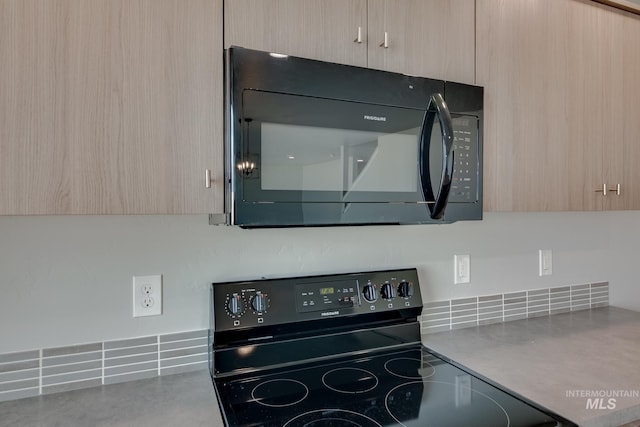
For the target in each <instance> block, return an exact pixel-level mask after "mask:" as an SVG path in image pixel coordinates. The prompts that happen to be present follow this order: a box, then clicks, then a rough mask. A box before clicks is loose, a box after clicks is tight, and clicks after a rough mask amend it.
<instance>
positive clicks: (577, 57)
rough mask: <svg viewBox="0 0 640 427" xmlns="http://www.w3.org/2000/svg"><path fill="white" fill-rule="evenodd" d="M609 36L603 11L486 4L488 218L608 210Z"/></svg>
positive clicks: (482, 30) (481, 40)
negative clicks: (602, 191) (605, 167)
mask: <svg viewBox="0 0 640 427" xmlns="http://www.w3.org/2000/svg"><path fill="white" fill-rule="evenodd" d="M609 30H610V18H609V11H608V9H607V8H606V7H605V6H602V5H599V4H597V3H592V2H581V1H574V0H567V1H557V2H556V1H553V2H549V1H545V0H533V1H532V0H510V1H501V0H480V1H478V2H477V63H476V66H477V81H478V84H480V85H483V86H485V133H484V143H485V144H484V148H485V153H484V162H485V163H484V171H485V177H484V186H485V187H484V195H485V210H488V211H561V210H598V209H601V208H602V204H603V197H602V195H601V194H599V193H596V192H595V190H596V189H597V188H598V187H599V186H598V185H596V184H595V183H603V182H604V181H603V177H602V169H603V167H602V154H603V153H602V150H603V146H602V141H603V139H604V137H605V135H604V125H603V123H604V122H605V118H604V116H605V102H603V98H605V97H606V96H607V93H606V89H607V86H606V85H607V83H608V82H607V80H606V78H607V77H606V75H605V74H604V72H605V70H604V69H603V63H604V61H603V59H604V58H606V52H607V48H608V46H609V40H610V31H609ZM600 185H601V184H600Z"/></svg>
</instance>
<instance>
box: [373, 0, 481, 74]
mask: <svg viewBox="0 0 640 427" xmlns="http://www.w3.org/2000/svg"><path fill="white" fill-rule="evenodd" d="M385 33H386V34H387V47H385V46H384V40H385ZM380 45H382V46H380ZM369 66H370V67H372V68H379V69H384V70H388V71H395V72H400V73H405V74H411V75H419V76H425V77H431V78H436V79H443V80H452V81H458V82H462V83H470V84H473V83H475V2H474V0H369Z"/></svg>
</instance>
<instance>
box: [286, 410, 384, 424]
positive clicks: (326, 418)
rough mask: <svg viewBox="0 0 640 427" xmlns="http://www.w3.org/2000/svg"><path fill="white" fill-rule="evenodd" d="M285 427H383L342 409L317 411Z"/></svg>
mask: <svg viewBox="0 0 640 427" xmlns="http://www.w3.org/2000/svg"><path fill="white" fill-rule="evenodd" d="M283 427H382V425H380V424H379V423H377V422H376V421H375V420H373V419H371V418H369V417H367V416H366V415H362V414H358V413H357V412H351V411H345V410H342V409H317V410H315V411H309V412H305V413H304V414H300V415H298V416H296V417H295V418H293V419H292V420H290V421H287V422H286V423H285V424H284V426H283Z"/></svg>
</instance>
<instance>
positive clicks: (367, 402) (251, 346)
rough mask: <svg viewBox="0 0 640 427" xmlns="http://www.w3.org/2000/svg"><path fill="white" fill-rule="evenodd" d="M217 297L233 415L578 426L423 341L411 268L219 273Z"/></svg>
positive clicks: (224, 382) (217, 347)
mask: <svg viewBox="0 0 640 427" xmlns="http://www.w3.org/2000/svg"><path fill="white" fill-rule="evenodd" d="M212 307H213V309H212V320H213V327H212V334H211V338H212V343H211V346H210V348H211V357H210V368H211V374H212V377H213V381H214V385H215V390H216V394H217V398H218V403H219V405H220V408H221V411H222V414H223V417H224V421H225V425H227V426H252V427H258V426H264V427H267V426H269V427H271V426H273V427H276V426H278V427H323V426H333V427H342V426H345V427H346V426H349V427H354V426H361V427H374V426H406V427H412V426H421V427H423V426H434V427H447V426H464V427H467V426H479V427H481V426H486V427H502V426H505V427H506V426H508V427H534V426H545V427H546V426H549V427H551V426H575V424H573V423H571V422H569V421H567V420H565V419H563V418H561V417H559V416H557V415H555V414H553V413H551V412H549V411H547V410H544V409H542V408H539V407H536V406H535V405H534V404H532V403H531V402H526V401H524V400H523V399H520V398H518V397H516V396H514V395H512V394H510V393H508V392H506V391H505V390H503V389H502V388H501V387H500V386H498V385H495V384H491V383H489V382H488V381H486V380H483V379H481V378H479V377H478V376H476V375H474V374H473V373H472V372H470V371H467V370H465V369H464V368H463V367H458V366H456V365H455V364H454V363H450V361H447V360H445V359H444V358H441V357H439V356H438V355H436V354H434V353H432V352H430V351H429V350H428V349H426V348H424V347H423V346H422V345H421V343H420V325H419V322H418V320H417V316H418V315H419V314H420V312H421V310H422V298H421V296H420V286H419V284H418V275H417V272H416V270H415V269H405V270H393V271H377V272H366V273H354V274H340V275H330V276H328V275H327V276H313V277H298V278H286V279H272V280H259V281H251V282H233V283H214V284H213V288H212Z"/></svg>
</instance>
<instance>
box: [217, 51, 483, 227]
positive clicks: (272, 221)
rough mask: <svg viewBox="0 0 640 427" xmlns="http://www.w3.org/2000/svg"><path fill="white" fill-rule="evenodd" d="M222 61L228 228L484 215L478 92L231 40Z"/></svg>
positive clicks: (437, 220)
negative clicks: (235, 44)
mask: <svg viewBox="0 0 640 427" xmlns="http://www.w3.org/2000/svg"><path fill="white" fill-rule="evenodd" d="M225 68H226V76H225V81H226V93H225V103H226V106H225V115H226V117H225V123H226V130H225V132H226V138H225V139H226V141H225V150H226V154H225V159H226V170H225V179H226V183H227V187H226V189H225V210H226V212H227V213H228V220H227V221H228V223H229V224H232V225H239V226H241V227H282V226H327V225H363V224H423V223H450V222H454V221H460V220H478V219H482V129H483V127H482V116H483V111H482V103H483V88H482V87H478V86H471V85H467V84H461V83H454V82H449V81H442V80H433V79H427V78H422V77H415V76H407V75H403V74H397V73H391V72H386V71H380V70H372V69H367V68H360V67H354V66H348V65H341V64H334V63H327V62H322V61H316V60H310V59H303V58H297V57H292V56H287V55H280V54H275V53H269V52H261V51H255V50H249V49H244V48H238V47H231V48H229V49H227V51H226V66H225Z"/></svg>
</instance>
